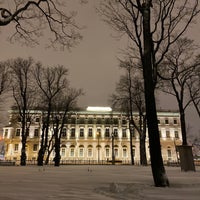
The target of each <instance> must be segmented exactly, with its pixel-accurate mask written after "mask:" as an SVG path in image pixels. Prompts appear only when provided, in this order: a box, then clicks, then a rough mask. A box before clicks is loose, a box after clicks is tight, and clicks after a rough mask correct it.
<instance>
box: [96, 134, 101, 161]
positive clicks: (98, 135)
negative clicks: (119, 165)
mask: <svg viewBox="0 0 200 200" xmlns="http://www.w3.org/2000/svg"><path fill="white" fill-rule="evenodd" d="M96 136H97V148H98V149H97V150H98V164H99V157H100V155H99V137H100V132H97V133H96Z"/></svg>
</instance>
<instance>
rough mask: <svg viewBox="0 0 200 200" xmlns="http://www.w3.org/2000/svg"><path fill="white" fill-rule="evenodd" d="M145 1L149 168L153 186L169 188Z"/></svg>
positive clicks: (148, 12)
mask: <svg viewBox="0 0 200 200" xmlns="http://www.w3.org/2000/svg"><path fill="white" fill-rule="evenodd" d="M150 2H151V1H146V3H144V4H143V34H144V52H143V58H142V64H143V76H144V88H145V103H146V117H147V126H148V134H149V147H150V156H151V168H152V173H153V178H154V183H155V186H157V187H166V186H169V181H168V178H167V175H166V172H165V168H164V165H163V159H162V154H161V146H160V137H159V130H158V120H157V112H156V103H155V94H154V89H155V86H154V80H153V71H152V68H153V64H152V60H151V59H152V53H153V52H152V48H153V47H152V36H151V32H150V5H151V3H150Z"/></svg>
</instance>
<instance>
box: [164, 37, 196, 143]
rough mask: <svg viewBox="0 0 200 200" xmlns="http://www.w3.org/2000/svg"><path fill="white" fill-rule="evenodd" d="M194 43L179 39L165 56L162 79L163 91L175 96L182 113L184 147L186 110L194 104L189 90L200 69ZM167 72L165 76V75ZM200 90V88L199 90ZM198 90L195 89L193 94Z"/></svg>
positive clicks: (185, 140)
mask: <svg viewBox="0 0 200 200" xmlns="http://www.w3.org/2000/svg"><path fill="white" fill-rule="evenodd" d="M196 49H197V47H196V45H194V41H192V40H190V39H188V38H179V39H178V40H177V41H176V42H175V43H174V44H173V48H172V49H171V50H169V51H168V53H167V54H166V55H165V59H164V61H163V65H164V66H165V68H164V71H162V72H160V74H163V76H162V78H163V79H164V80H165V81H164V87H163V91H164V92H165V93H167V94H170V95H173V96H174V97H175V98H176V100H177V104H178V108H179V112H180V122H181V132H182V139H183V145H187V144H188V143H187V133H186V132H187V130H186V120H185V110H186V109H187V107H188V106H189V105H190V104H191V103H192V98H190V95H189V94H191V95H192V91H191V92H190V93H189V91H190V90H189V91H188V89H191V90H192V86H193V87H194V85H192V86H191V87H187V86H189V85H188V84H189V82H190V84H192V82H191V79H192V78H194V76H196V72H197V69H199V67H200V60H197V59H195V50H196ZM164 72H165V74H164ZM198 89H199V88H198ZM197 91H198V90H195V89H193V92H197ZM194 99H195V98H194Z"/></svg>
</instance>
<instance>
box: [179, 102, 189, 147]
mask: <svg viewBox="0 0 200 200" xmlns="http://www.w3.org/2000/svg"><path fill="white" fill-rule="evenodd" d="M179 110H180V122H181V133H182V140H183V142H182V145H187V134H186V126H185V112H184V109H183V108H182V106H179Z"/></svg>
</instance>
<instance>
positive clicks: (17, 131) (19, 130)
mask: <svg viewBox="0 0 200 200" xmlns="http://www.w3.org/2000/svg"><path fill="white" fill-rule="evenodd" d="M20 132H21V129H20V128H17V130H16V134H15V135H16V136H20Z"/></svg>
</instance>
